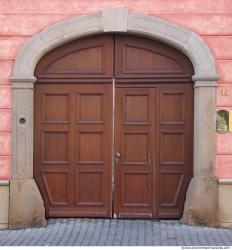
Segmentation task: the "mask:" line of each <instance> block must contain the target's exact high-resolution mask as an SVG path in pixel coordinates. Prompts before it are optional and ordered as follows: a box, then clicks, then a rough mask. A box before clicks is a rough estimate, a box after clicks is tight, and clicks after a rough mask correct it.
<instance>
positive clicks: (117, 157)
mask: <svg viewBox="0 0 232 250" xmlns="http://www.w3.org/2000/svg"><path fill="white" fill-rule="evenodd" d="M120 157H121V154H120V153H119V152H116V153H114V158H115V161H116V163H118V161H119V158H120Z"/></svg>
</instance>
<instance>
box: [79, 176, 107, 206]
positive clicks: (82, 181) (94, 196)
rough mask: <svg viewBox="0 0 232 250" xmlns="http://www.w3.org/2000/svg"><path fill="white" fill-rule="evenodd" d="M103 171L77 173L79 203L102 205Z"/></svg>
mask: <svg viewBox="0 0 232 250" xmlns="http://www.w3.org/2000/svg"><path fill="white" fill-rule="evenodd" d="M102 177H103V176H102V173H101V172H79V173H77V179H76V181H77V183H76V184H77V188H78V190H77V204H78V205H102V204H103V198H102V197H103V194H102V192H103V190H102Z"/></svg>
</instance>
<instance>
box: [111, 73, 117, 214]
mask: <svg viewBox="0 0 232 250" xmlns="http://www.w3.org/2000/svg"><path fill="white" fill-rule="evenodd" d="M112 95H113V98H112V196H111V202H112V217H113V218H116V213H115V211H114V197H115V167H116V166H115V79H114V78H113V79H112Z"/></svg>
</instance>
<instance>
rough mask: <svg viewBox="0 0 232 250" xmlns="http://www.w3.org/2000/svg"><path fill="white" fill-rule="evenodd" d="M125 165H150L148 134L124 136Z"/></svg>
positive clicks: (127, 134) (128, 134) (126, 134)
mask: <svg viewBox="0 0 232 250" xmlns="http://www.w3.org/2000/svg"><path fill="white" fill-rule="evenodd" d="M123 145H124V151H123V155H122V156H123V162H124V163H137V164H139V163H141V164H144V163H148V161H149V159H148V155H149V152H148V150H149V148H148V134H146V133H138V132H137V133H136V132H134V133H125V134H124V144H123Z"/></svg>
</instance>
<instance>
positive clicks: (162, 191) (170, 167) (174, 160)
mask: <svg viewBox="0 0 232 250" xmlns="http://www.w3.org/2000/svg"><path fill="white" fill-rule="evenodd" d="M192 101H193V95H192V86H191V85H190V84H156V85H153V87H147V88H143V87H141V86H140V87H139V85H137V88H134V87H127V88H125V87H117V88H116V105H115V210H114V213H115V216H116V217H120V218H124V217H127V218H128V217H129V218H130V217H133V218H137V217H140V218H146V217H154V218H180V217H181V216H182V211H183V205H184V200H185V194H186V191H187V187H188V184H189V181H190V179H191V177H192V122H193V120H192V111H193V109H192Z"/></svg>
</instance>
